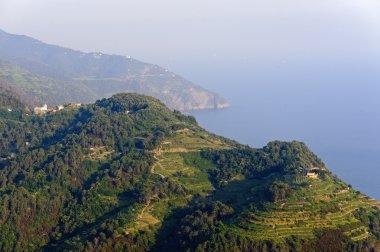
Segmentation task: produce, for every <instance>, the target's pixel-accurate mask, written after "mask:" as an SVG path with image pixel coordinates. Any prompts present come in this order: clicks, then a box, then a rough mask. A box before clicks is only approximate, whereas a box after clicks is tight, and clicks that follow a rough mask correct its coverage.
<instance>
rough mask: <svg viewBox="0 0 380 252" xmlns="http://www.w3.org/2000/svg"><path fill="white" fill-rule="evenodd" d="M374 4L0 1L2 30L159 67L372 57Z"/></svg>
mask: <svg viewBox="0 0 380 252" xmlns="http://www.w3.org/2000/svg"><path fill="white" fill-rule="evenodd" d="M378 13H380V1H378V0H307V1H305V0H265V1H263V0H133V1H132V0H103V1H101V0H33V1H31V0H0V29H3V30H5V31H8V32H10V33H17V34H26V35H29V36H32V37H35V38H38V39H40V40H43V41H45V42H48V43H53V44H58V45H62V46H66V47H71V48H74V49H80V50H84V51H102V52H107V53H117V54H122V55H131V56H132V57H134V58H137V59H141V60H144V61H148V62H152V63H158V64H162V65H169V66H170V65H172V64H175V63H176V62H181V61H190V62H193V61H194V60H199V59H200V60H207V59H209V60H210V62H218V61H219V60H244V59H252V58H256V59H261V58H278V59H279V60H284V61H285V60H287V58H292V57H295V58H310V57H321V56H322V57H323V56H326V55H329V56H334V55H335V56H336V57H340V56H347V55H363V54H373V53H377V52H378V51H380V50H379V45H380V15H379V14H378Z"/></svg>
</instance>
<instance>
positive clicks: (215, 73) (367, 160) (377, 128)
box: [183, 60, 380, 200]
mask: <svg viewBox="0 0 380 252" xmlns="http://www.w3.org/2000/svg"><path fill="white" fill-rule="evenodd" d="M242 65H243V66H244V67H242ZM186 69H189V68H186ZM379 69H380V61H375V60H357V61H356V60H355V61H354V60H341V61H335V60H330V61H328V62H323V61H321V62H305V61H298V62H286V61H281V62H276V61H273V62H266V63H264V62H254V63H249V64H238V63H236V64H230V63H228V62H227V63H224V65H223V63H219V64H218V65H217V67H216V66H215V65H212V64H210V65H205V66H203V67H201V68H197V69H193V70H186V71H183V72H185V76H186V77H188V78H189V79H192V80H194V82H196V83H200V84H201V85H202V86H204V87H207V88H209V89H212V90H215V91H217V92H219V93H221V94H222V95H223V96H224V97H226V98H227V99H228V100H229V101H230V103H231V107H230V108H228V109H225V110H209V111H199V112H192V114H193V115H195V117H196V118H197V120H198V122H199V123H200V125H201V126H203V127H204V128H206V129H207V130H210V131H212V132H214V133H217V134H220V135H223V136H226V137H229V138H232V139H235V140H238V141H239V142H241V143H244V144H248V145H250V146H252V147H261V146H264V145H265V144H266V143H267V142H269V141H272V140H289V141H290V140H299V141H303V142H305V143H306V144H307V145H308V146H309V147H310V148H311V149H312V151H314V152H315V153H316V154H317V155H318V156H320V157H321V158H322V159H323V161H324V162H325V163H326V164H327V166H328V167H329V169H330V170H331V171H332V172H333V173H334V174H336V175H338V176H339V177H340V178H341V179H343V180H344V181H346V182H347V183H349V184H351V185H352V186H354V187H355V188H357V189H358V190H360V191H361V192H364V193H366V194H368V195H370V196H372V197H375V198H377V199H379V200H380V71H379Z"/></svg>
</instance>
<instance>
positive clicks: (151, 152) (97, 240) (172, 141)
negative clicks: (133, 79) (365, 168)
mask: <svg viewBox="0 0 380 252" xmlns="http://www.w3.org/2000/svg"><path fill="white" fill-rule="evenodd" d="M15 121H16V122H17V125H16V124H11V123H7V127H5V128H4V130H3V134H1V135H0V224H1V225H0V250H1V251H69V250H73V251H362V250H366V249H376V248H379V238H380V226H379V221H380V211H379V202H378V201H375V200H373V199H370V198H368V197H366V196H365V195H363V194H361V193H359V192H357V191H355V189H353V188H351V187H350V186H349V185H347V184H345V183H344V182H342V181H341V180H339V179H338V178H336V177H335V176H333V175H332V174H331V173H330V172H329V170H328V169H327V168H326V167H325V165H324V163H323V162H322V161H321V160H320V159H319V158H318V157H317V156H315V155H314V154H313V153H312V152H311V151H310V150H309V149H308V148H307V146H305V145H304V144H303V143H300V142H290V143H288V142H278V141H275V142H271V143H269V144H268V145H267V146H266V147H264V148H261V149H252V148H249V147H247V146H243V145H240V144H238V143H236V142H234V141H231V140H228V139H225V138H223V137H219V136H216V135H214V134H212V133H209V132H207V131H205V130H204V129H202V128H200V127H199V126H198V125H197V123H196V121H195V119H194V118H193V117H191V116H185V115H183V114H181V113H179V112H172V111H171V110H170V109H168V108H167V107H166V106H164V105H163V104H162V103H161V102H160V101H158V100H156V99H154V98H151V97H147V96H142V95H137V94H118V95H115V96H113V97H112V98H109V99H103V100H99V101H97V102H96V103H95V104H91V105H86V106H82V107H81V108H74V107H66V108H65V109H64V110H62V111H58V112H56V113H50V114H47V115H46V116H34V115H28V116H26V115H23V116H22V117H20V118H18V119H17V120H15ZM308 173H309V174H308Z"/></svg>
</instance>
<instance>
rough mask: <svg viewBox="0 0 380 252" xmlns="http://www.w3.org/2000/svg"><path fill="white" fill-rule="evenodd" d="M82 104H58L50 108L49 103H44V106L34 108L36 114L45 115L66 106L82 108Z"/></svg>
mask: <svg viewBox="0 0 380 252" xmlns="http://www.w3.org/2000/svg"><path fill="white" fill-rule="evenodd" d="M81 106H82V104H80V103H76V104H68V105H58V106H55V107H53V108H48V105H47V104H44V105H43V106H42V107H35V108H34V109H33V112H34V114H35V115H45V114H47V113H55V112H57V111H60V110H62V109H64V108H65V107H71V108H80V107H81Z"/></svg>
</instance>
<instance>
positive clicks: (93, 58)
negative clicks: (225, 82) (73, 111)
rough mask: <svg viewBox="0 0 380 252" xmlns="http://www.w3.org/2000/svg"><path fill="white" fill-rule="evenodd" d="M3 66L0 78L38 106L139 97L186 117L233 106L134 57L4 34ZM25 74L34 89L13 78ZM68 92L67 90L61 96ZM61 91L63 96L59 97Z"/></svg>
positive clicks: (0, 39) (1, 46)
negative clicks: (119, 95)
mask: <svg viewBox="0 0 380 252" xmlns="http://www.w3.org/2000/svg"><path fill="white" fill-rule="evenodd" d="M0 61H3V62H2V63H1V64H0V65H1V68H0V71H1V70H3V69H2V67H3V66H4V65H7V67H8V73H7V74H6V75H5V76H4V73H3V74H2V76H0V78H8V81H10V82H11V84H13V85H15V86H19V87H20V88H21V89H23V90H24V91H26V92H27V93H28V94H29V95H31V96H32V100H35V101H38V102H40V103H42V102H52V101H55V102H53V103H54V104H53V105H55V104H57V103H67V102H82V103H89V102H94V101H95V100H97V99H99V98H105V97H110V96H112V95H113V94H115V93H119V92H137V93H142V94H146V95H150V96H153V97H156V98H158V99H160V100H161V101H163V102H164V103H165V104H166V105H167V106H169V107H170V108H173V109H178V110H182V111H184V110H199V109H214V108H217V109H218V108H225V107H228V106H229V104H228V102H227V101H226V100H225V99H224V98H222V97H221V96H220V95H218V94H216V93H213V92H210V91H208V90H206V89H204V88H202V87H200V86H197V85H194V84H193V83H191V82H190V81H188V80H186V79H184V78H182V77H181V76H178V75H176V74H174V73H172V72H170V71H169V70H167V69H164V68H162V67H159V66H157V65H153V64H147V63H143V62H141V61H138V60H135V59H133V58H130V57H129V56H126V57H124V56H118V55H107V54H102V53H84V52H80V51H76V50H72V49H67V48H63V47H60V46H55V45H48V44H45V43H43V42H41V41H38V40H36V39H33V38H30V37H27V36H23V35H13V34H9V33H6V32H4V31H1V30H0ZM10 65H13V67H11V68H12V69H13V70H15V66H17V68H18V71H16V73H15V72H9V66H10ZM20 71H21V72H24V74H23V75H22V76H23V79H25V73H26V72H28V73H27V75H29V76H31V75H33V76H34V80H35V81H32V82H33V83H32V84H33V85H31V86H32V88H31V87H30V86H28V85H25V83H24V85H20V84H19V83H17V78H12V77H11V78H9V76H12V75H13V76H14V75H17V76H18V75H19V72H20ZM3 72H4V71H3ZM47 79H48V80H47ZM46 82H47V83H49V85H48V86H49V89H47V90H48V91H46V89H45V88H44V87H45V86H46ZM38 83H40V84H38ZM62 87H65V88H63V89H64V90H60V89H62ZM28 89H29V90H28ZM30 89H32V91H33V92H32V91H31V90H30ZM49 90H51V91H49ZM57 90H60V92H54V91H57ZM62 91H63V93H62ZM44 92H45V93H44ZM40 93H42V94H40ZM56 93H59V94H56ZM78 97H79V98H80V100H78Z"/></svg>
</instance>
